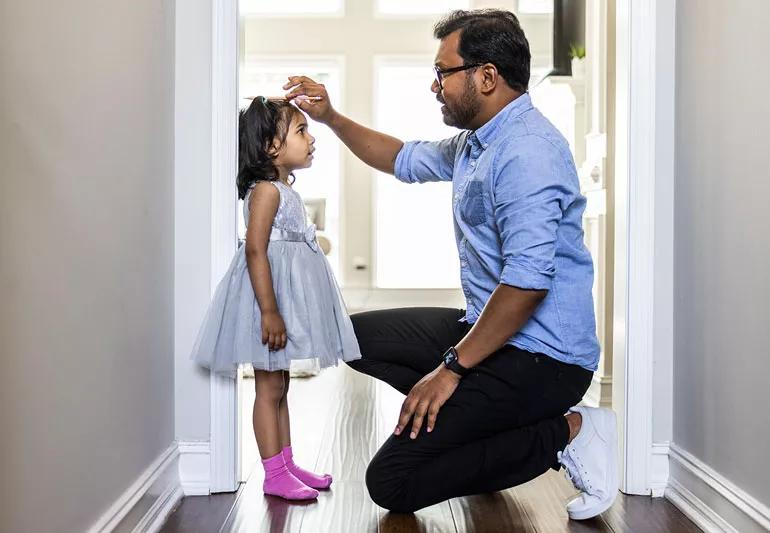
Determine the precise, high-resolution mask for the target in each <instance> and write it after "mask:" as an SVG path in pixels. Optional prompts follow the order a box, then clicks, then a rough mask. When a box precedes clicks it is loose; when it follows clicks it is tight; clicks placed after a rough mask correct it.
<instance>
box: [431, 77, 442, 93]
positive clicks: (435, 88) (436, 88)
mask: <svg viewBox="0 0 770 533" xmlns="http://www.w3.org/2000/svg"><path fill="white" fill-rule="evenodd" d="M430 91H431V92H432V93H436V94H438V93H439V92H441V87H440V86H439V84H438V80H437V79H435V78H434V79H433V83H431V84H430Z"/></svg>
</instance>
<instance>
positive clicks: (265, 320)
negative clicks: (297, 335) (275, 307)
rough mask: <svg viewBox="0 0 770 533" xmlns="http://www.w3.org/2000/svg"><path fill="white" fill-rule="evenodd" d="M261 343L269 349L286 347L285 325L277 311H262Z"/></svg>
mask: <svg viewBox="0 0 770 533" xmlns="http://www.w3.org/2000/svg"><path fill="white" fill-rule="evenodd" d="M262 344H267V347H268V348H269V349H270V350H271V351H275V350H280V349H283V348H285V347H286V325H285V324H284V323H283V318H281V315H280V314H279V313H278V311H268V312H267V313H262Z"/></svg>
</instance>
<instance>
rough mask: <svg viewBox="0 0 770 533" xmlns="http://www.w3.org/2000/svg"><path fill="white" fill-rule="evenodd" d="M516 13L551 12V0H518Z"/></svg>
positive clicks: (541, 13) (535, 13) (540, 13)
mask: <svg viewBox="0 0 770 533" xmlns="http://www.w3.org/2000/svg"><path fill="white" fill-rule="evenodd" d="M517 13H521V14H527V15H547V14H550V13H553V0H519V5H518V9H517Z"/></svg>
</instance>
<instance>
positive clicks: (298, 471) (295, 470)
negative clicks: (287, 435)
mask: <svg viewBox="0 0 770 533" xmlns="http://www.w3.org/2000/svg"><path fill="white" fill-rule="evenodd" d="M281 453H282V454H283V459H284V461H286V467H287V468H288V469H289V472H291V473H292V474H294V476H295V477H296V478H297V479H299V480H300V481H301V482H302V483H304V484H305V485H307V486H308V487H313V488H314V489H322V490H323V489H328V488H329V486H330V485H331V484H332V477H331V476H330V475H329V474H323V475H318V474H314V473H313V472H308V471H307V470H303V469H302V468H300V467H298V466H297V465H295V464H294V454H293V453H292V451H291V446H287V447H286V448H284V449H283V450H281Z"/></svg>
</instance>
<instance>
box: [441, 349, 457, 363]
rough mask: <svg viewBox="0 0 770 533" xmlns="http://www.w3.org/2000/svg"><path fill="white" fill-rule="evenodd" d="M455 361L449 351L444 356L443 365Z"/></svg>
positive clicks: (453, 355)
mask: <svg viewBox="0 0 770 533" xmlns="http://www.w3.org/2000/svg"><path fill="white" fill-rule="evenodd" d="M455 359H457V358H456V357H455V354H454V353H452V352H451V351H449V352H447V353H445V354H444V364H445V365H448V364H451V363H452V361H454V360H455Z"/></svg>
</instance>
